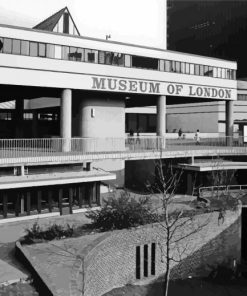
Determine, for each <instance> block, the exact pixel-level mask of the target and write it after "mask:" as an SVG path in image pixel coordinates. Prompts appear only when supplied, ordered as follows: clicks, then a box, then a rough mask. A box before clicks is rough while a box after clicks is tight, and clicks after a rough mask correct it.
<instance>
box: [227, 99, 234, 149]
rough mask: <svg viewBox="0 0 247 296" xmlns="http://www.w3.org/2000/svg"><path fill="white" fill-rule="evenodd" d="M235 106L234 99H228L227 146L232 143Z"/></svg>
mask: <svg viewBox="0 0 247 296" xmlns="http://www.w3.org/2000/svg"><path fill="white" fill-rule="evenodd" d="M233 106H234V101H226V137H227V141H226V143H227V146H231V145H232V138H233V122H234V120H233Z"/></svg>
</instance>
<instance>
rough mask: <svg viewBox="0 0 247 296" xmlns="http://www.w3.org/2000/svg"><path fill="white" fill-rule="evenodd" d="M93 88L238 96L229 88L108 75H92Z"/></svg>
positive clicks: (199, 95)
mask: <svg viewBox="0 0 247 296" xmlns="http://www.w3.org/2000/svg"><path fill="white" fill-rule="evenodd" d="M91 89H95V90H106V91H107V90H108V91H116V92H118V91H119V92H129V93H143V94H144V93H145V94H160V95H171V96H183V97H199V98H211V99H223V100H225V99H235V98H236V90H232V89H229V88H220V87H213V86H212V87H208V86H207V87H205V86H197V85H189V84H183V83H180V84H177V83H167V82H154V81H142V80H137V79H136V80H134V79H119V78H108V77H92V86H91ZM233 91H235V92H233Z"/></svg>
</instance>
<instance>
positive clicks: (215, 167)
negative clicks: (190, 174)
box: [177, 161, 247, 172]
mask: <svg viewBox="0 0 247 296" xmlns="http://www.w3.org/2000/svg"><path fill="white" fill-rule="evenodd" d="M177 167H178V168H181V169H183V170H186V171H195V172H211V171H220V170H246V169H247V162H233V161H220V162H212V161H207V162H198V163H193V164H188V163H179V164H178V165H177Z"/></svg>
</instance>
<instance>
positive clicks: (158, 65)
mask: <svg viewBox="0 0 247 296" xmlns="http://www.w3.org/2000/svg"><path fill="white" fill-rule="evenodd" d="M1 52H2V53H7V54H18V55H26V56H32V57H42V58H51V59H62V60H70V61H80V62H88V63H98V64H105V65H115V66H123V67H133V68H142V69H151V70H159V71H164V72H175V73H181V74H188V75H199V76H209V77H214V78H222V79H236V71H235V70H232V69H226V68H221V67H213V66H206V65H199V64H193V63H185V62H179V61H171V60H159V59H156V58H150V57H141V56H135V55H128V54H122V53H116V52H110V51H101V50H94V49H88V48H79V47H72V46H63V45H55V44H48V43H41V42H34V41H27V40H18V39H11V38H2V37H0V53H1Z"/></svg>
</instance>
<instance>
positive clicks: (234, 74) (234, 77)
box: [232, 70, 237, 80]
mask: <svg viewBox="0 0 247 296" xmlns="http://www.w3.org/2000/svg"><path fill="white" fill-rule="evenodd" d="M236 73H237V72H236V70H232V79H234V80H236V79H237V78H236Z"/></svg>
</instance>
